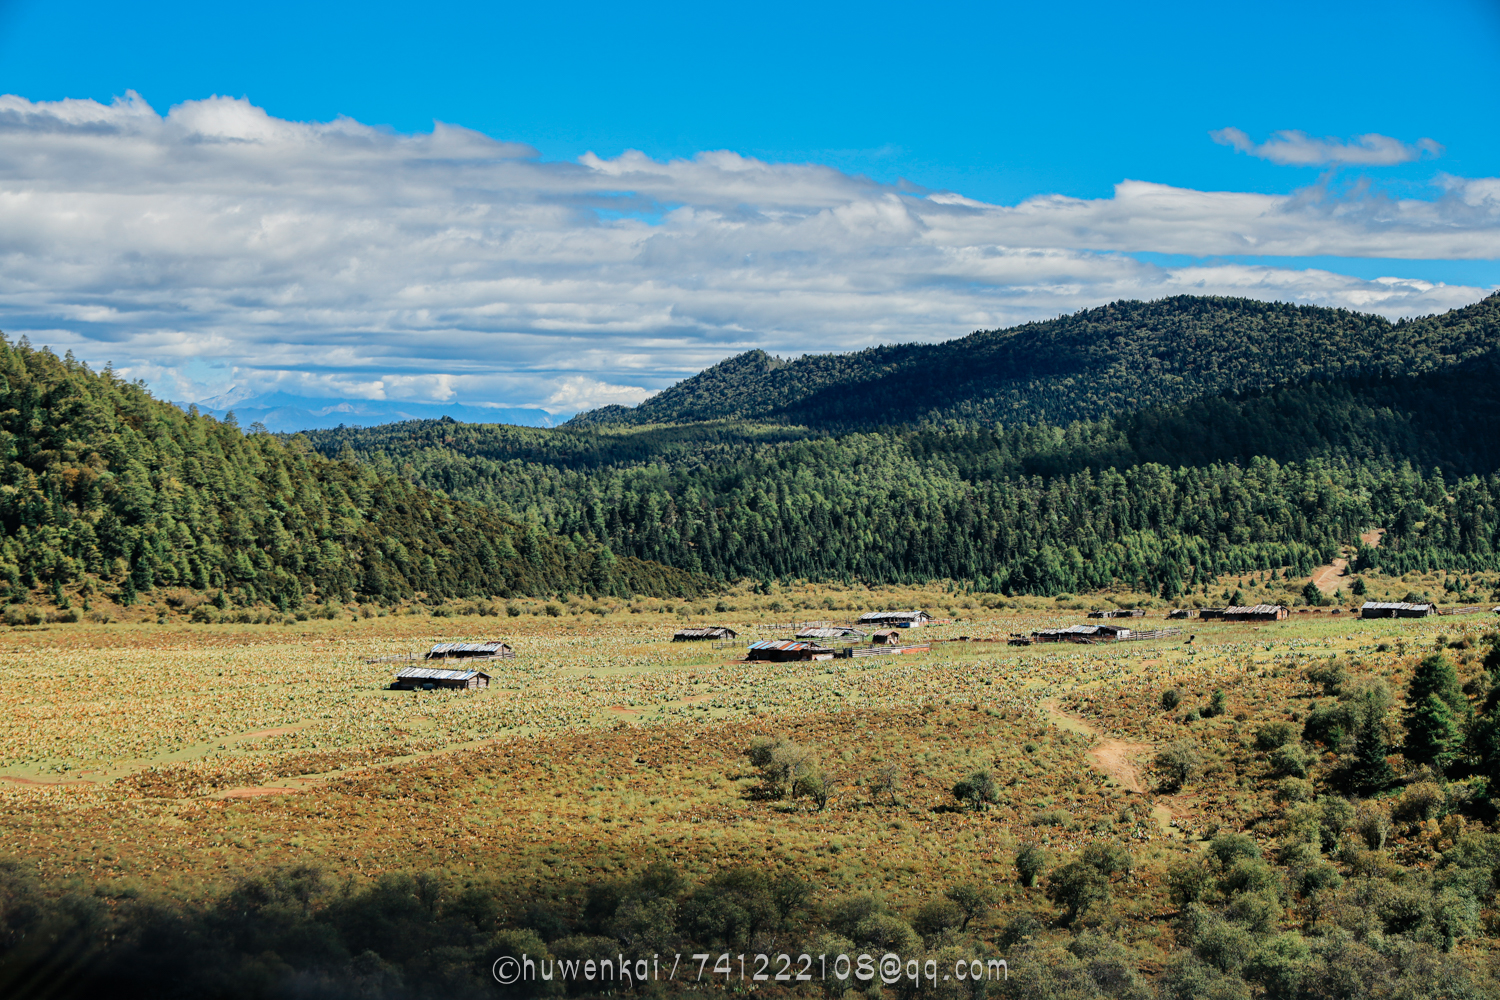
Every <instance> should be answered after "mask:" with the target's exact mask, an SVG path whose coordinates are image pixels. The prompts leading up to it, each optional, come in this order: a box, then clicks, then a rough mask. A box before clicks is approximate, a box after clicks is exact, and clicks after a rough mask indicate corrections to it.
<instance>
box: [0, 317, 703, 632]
mask: <svg viewBox="0 0 1500 1000" xmlns="http://www.w3.org/2000/svg"><path fill="white" fill-rule="evenodd" d="M0 525H3V527H4V537H3V539H0V592H4V593H6V594H7V595H8V596H9V598H10V599H12V600H17V601H19V600H25V599H27V597H28V596H29V595H30V594H31V593H32V592H33V591H34V590H36V589H38V588H45V589H50V590H51V591H52V592H53V594H54V596H56V597H58V598H59V599H62V600H66V598H65V597H64V596H63V591H62V588H63V587H64V586H66V585H69V584H74V583H78V582H80V581H83V580H85V579H87V580H102V581H108V582H109V585H110V586H111V587H114V588H117V589H116V590H115V595H116V596H117V597H118V598H119V599H120V600H122V601H124V602H125V603H127V604H128V603H131V602H133V601H134V600H135V599H136V597H137V595H139V594H140V593H141V592H144V591H149V590H151V589H153V588H155V587H158V586H164V585H165V586H181V587H191V588H195V589H198V590H210V589H213V590H228V591H231V592H232V593H233V595H234V597H235V598H236V599H237V600H239V601H243V602H263V603H270V604H276V605H279V606H281V607H283V608H287V607H296V606H297V605H300V604H301V603H302V602H303V601H304V600H306V599H308V598H309V597H310V596H312V595H314V594H316V595H318V596H320V597H322V598H333V599H338V600H344V601H347V600H352V599H355V598H356V597H360V598H363V599H372V600H377V601H397V600H409V599H411V598H413V597H414V596H416V595H418V594H422V595H426V596H427V597H428V598H429V599H436V600H442V599H444V598H448V597H459V596H477V595H498V596H502V597H505V596H510V595H512V594H517V595H520V594H538V595H540V594H548V593H554V592H557V591H563V590H570V591H583V590H589V591H593V592H597V593H641V594H652V595H660V596H669V595H677V594H685V593H688V592H695V591H696V589H697V588H699V587H700V586H701V581H699V580H697V579H695V578H694V577H692V576H691V575H690V574H688V573H685V572H683V571H681V570H677V569H672V568H669V567H665V566H660V565H652V564H649V563H646V562H643V561H641V560H639V559H637V558H635V557H633V556H631V555H630V554H628V553H626V554H623V555H620V556H617V555H616V554H615V553H613V552H611V551H610V550H609V548H608V547H607V545H605V544H603V543H602V542H600V541H597V540H592V541H591V540H585V539H583V538H581V537H579V538H574V537H562V536H559V535H557V534H555V533H552V532H550V531H549V530H547V529H546V528H545V527H543V526H541V525H538V524H525V523H520V522H516V521H512V520H507V519H506V518H505V517H503V516H502V515H500V514H499V513H497V512H496V511H495V510H494V509H493V508H489V507H486V506H483V505H477V504H473V503H469V502H466V501H464V500H462V499H453V498H449V497H444V496H439V495H436V494H434V493H433V492H431V491H430V490H427V489H424V488H422V487H421V486H419V485H415V484H413V483H412V482H410V481H408V480H407V479H406V478H404V477H401V476H397V475H391V474H388V473H384V472H382V471H380V470H378V469H375V468H372V467H370V466H367V465H361V464H358V463H355V462H347V461H339V460H337V459H332V460H330V459H327V458H324V457H323V456H321V455H319V454H317V452H316V451H314V450H313V449H312V448H310V447H309V446H308V445H307V443H306V442H305V441H304V440H301V439H297V438H291V439H286V438H280V437H277V436H275V435H272V434H269V433H266V432H264V431H263V430H252V432H251V433H245V432H244V431H242V430H241V429H240V428H239V427H238V426H236V424H235V423H234V421H233V420H232V419H231V420H227V421H224V422H220V421H218V420H215V419H213V418H212V417H209V416H205V415H200V414H198V413H196V412H191V411H190V412H186V413H185V412H183V411H182V410H180V409H178V408H177V407H175V406H173V405H171V404H169V403H164V402H161V401H159V400H156V399H153V398H152V397H151V395H150V394H149V393H148V392H147V391H146V389H145V387H144V385H143V384H142V383H140V382H130V381H127V380H124V379H121V378H119V377H118V376H116V375H115V373H114V372H113V371H112V370H110V369H106V370H104V371H103V372H94V371H91V370H90V369H89V368H88V366H87V365H85V364H83V363H81V362H79V361H77V360H76V359H74V358H73V357H72V355H71V353H70V354H69V355H67V356H66V357H62V358H59V357H57V356H56V355H55V354H53V353H52V352H51V351H48V350H46V349H41V350H37V349H33V348H32V347H31V345H30V344H29V343H27V342H26V340H25V338H22V339H21V341H20V342H18V343H15V344H12V343H10V342H9V341H7V340H5V339H4V338H3V337H0Z"/></svg>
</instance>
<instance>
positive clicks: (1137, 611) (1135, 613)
mask: <svg viewBox="0 0 1500 1000" xmlns="http://www.w3.org/2000/svg"><path fill="white" fill-rule="evenodd" d="M1089 617H1090V618H1144V617H1146V609H1145V608H1110V609H1108V610H1105V611H1090V612H1089Z"/></svg>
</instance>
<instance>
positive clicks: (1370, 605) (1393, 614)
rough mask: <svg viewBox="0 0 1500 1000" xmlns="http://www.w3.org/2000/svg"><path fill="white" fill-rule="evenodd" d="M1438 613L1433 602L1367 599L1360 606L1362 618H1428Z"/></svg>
mask: <svg viewBox="0 0 1500 1000" xmlns="http://www.w3.org/2000/svg"><path fill="white" fill-rule="evenodd" d="M1435 614H1437V608H1436V607H1435V606H1434V605H1431V604H1409V603H1407V602H1406V601H1366V602H1365V603H1363V604H1361V605H1360V606H1359V616H1360V617H1361V618H1426V617H1427V616H1428V615H1435Z"/></svg>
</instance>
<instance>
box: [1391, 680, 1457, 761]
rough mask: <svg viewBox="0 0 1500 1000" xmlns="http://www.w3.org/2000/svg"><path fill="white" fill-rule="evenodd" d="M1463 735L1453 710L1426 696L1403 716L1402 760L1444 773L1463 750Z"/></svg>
mask: <svg viewBox="0 0 1500 1000" xmlns="http://www.w3.org/2000/svg"><path fill="white" fill-rule="evenodd" d="M1463 740H1464V731H1463V729H1462V727H1460V726H1459V724H1458V720H1457V719H1456V718H1454V714H1453V709H1452V708H1450V707H1449V706H1448V703H1447V702H1446V701H1444V700H1443V699H1442V698H1439V697H1438V696H1437V695H1436V694H1429V695H1428V696H1427V697H1426V698H1423V699H1422V700H1421V701H1420V702H1418V703H1417V704H1416V705H1415V706H1413V707H1412V708H1411V709H1410V710H1409V711H1408V713H1407V717H1406V746H1405V747H1404V748H1403V752H1404V753H1405V755H1406V759H1407V760H1409V761H1412V762H1413V763H1416V764H1427V765H1429V766H1431V767H1432V768H1434V769H1436V770H1438V771H1446V770H1447V769H1448V765H1449V764H1451V763H1453V759H1454V758H1455V757H1457V756H1458V753H1459V750H1460V749H1461V748H1462V746H1463Z"/></svg>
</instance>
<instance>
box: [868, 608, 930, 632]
mask: <svg viewBox="0 0 1500 1000" xmlns="http://www.w3.org/2000/svg"><path fill="white" fill-rule="evenodd" d="M930 621H932V616H931V615H929V614H928V613H927V612H925V611H866V612H865V613H864V614H862V615H860V616H859V623H860V624H861V625H869V626H871V627H879V626H882V625H884V626H885V627H886V628H918V627H920V626H922V625H925V624H927V623H928V622H930Z"/></svg>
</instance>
